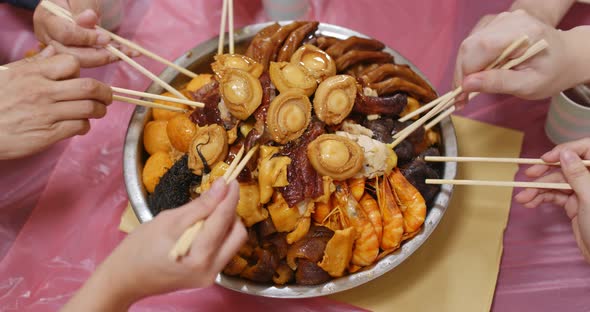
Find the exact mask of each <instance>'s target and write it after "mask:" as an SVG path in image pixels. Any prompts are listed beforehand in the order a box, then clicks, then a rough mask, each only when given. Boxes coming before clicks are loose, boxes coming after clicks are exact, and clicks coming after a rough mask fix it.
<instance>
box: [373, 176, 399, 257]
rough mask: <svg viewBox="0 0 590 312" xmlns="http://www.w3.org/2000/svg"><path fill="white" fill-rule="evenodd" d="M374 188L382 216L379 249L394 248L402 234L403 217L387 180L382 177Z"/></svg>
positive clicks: (397, 245)
mask: <svg viewBox="0 0 590 312" xmlns="http://www.w3.org/2000/svg"><path fill="white" fill-rule="evenodd" d="M377 182H379V180H377ZM376 189H377V200H378V201H379V208H380V209H381V217H382V218H383V238H382V239H381V249H383V250H385V251H388V250H395V249H397V248H398V247H399V246H400V243H401V241H402V236H403V234H404V218H403V216H402V212H401V210H400V209H399V206H398V205H397V201H396V199H395V196H394V194H393V190H392V189H391V185H390V184H389V181H388V180H387V179H386V178H384V179H383V182H381V184H379V183H377V186H376Z"/></svg>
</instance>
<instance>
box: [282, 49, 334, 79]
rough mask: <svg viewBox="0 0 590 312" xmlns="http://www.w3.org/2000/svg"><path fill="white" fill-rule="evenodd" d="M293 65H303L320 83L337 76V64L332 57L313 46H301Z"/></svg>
mask: <svg viewBox="0 0 590 312" xmlns="http://www.w3.org/2000/svg"><path fill="white" fill-rule="evenodd" d="M291 63H293V64H301V65H302V66H303V67H305V68H307V70H308V71H309V72H310V73H311V74H312V76H313V77H314V78H315V79H317V80H318V81H322V80H324V79H326V78H328V77H331V76H334V75H336V62H334V59H332V57H331V56H330V55H329V54H328V53H326V52H324V51H323V50H322V49H319V48H318V47H316V46H312V45H311V44H306V45H303V46H301V48H299V49H297V51H295V54H293V56H292V57H291Z"/></svg>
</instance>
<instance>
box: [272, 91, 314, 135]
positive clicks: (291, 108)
mask: <svg viewBox="0 0 590 312" xmlns="http://www.w3.org/2000/svg"><path fill="white" fill-rule="evenodd" d="M310 121H311V103H310V102H309V98H308V97H307V96H306V95H305V94H303V93H302V92H301V90H299V89H291V90H288V91H286V92H282V93H281V94H279V95H278V96H277V97H276V98H274V100H273V101H272V102H271V103H270V106H269V107H268V114H267V116H266V126H267V127H268V131H269V133H270V135H271V137H272V139H273V140H274V141H275V142H277V143H279V144H285V143H287V142H289V141H292V140H295V139H297V138H298V137H300V136H301V135H302V134H303V132H305V129H307V126H308V125H309V122H310Z"/></svg>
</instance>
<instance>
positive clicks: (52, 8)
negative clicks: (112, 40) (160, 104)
mask: <svg viewBox="0 0 590 312" xmlns="http://www.w3.org/2000/svg"><path fill="white" fill-rule="evenodd" d="M41 6H43V7H44V8H45V9H46V10H48V11H49V12H51V13H53V14H54V15H56V16H59V17H62V18H65V19H66V20H69V21H70V22H72V23H75V22H74V20H73V19H72V17H71V13H70V15H67V14H66V13H65V12H67V10H65V9H64V8H62V7H60V6H59V5H57V4H54V3H52V2H49V1H47V0H45V1H42V2H41ZM105 48H106V49H107V50H108V51H109V52H111V53H113V54H114V55H116V56H117V57H119V58H120V59H121V60H123V61H125V62H126V63H127V64H129V65H131V66H132V67H133V68H135V69H136V70H138V71H139V72H141V73H142V74H144V75H146V76H147V77H149V78H150V79H151V80H152V81H154V82H155V83H157V84H158V85H160V86H161V87H162V88H164V89H166V90H167V91H168V92H170V93H172V94H174V95H175V96H177V97H178V98H180V99H185V100H188V99H187V98H186V96H184V95H183V94H182V93H180V92H179V91H178V90H176V89H174V88H173V87H172V86H171V85H169V84H168V83H166V82H165V81H164V80H162V79H160V78H159V77H158V76H156V75H154V74H153V73H152V72H150V71H149V70H147V69H146V68H145V67H143V66H141V65H140V64H139V63H137V62H136V61H134V60H132V59H131V58H130V57H128V56H127V55H126V54H125V53H123V52H121V51H119V50H118V49H117V48H115V47H113V46H112V45H110V44H109V45H107V46H106V47H105Z"/></svg>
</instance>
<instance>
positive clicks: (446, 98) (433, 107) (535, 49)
mask: <svg viewBox="0 0 590 312" xmlns="http://www.w3.org/2000/svg"><path fill="white" fill-rule="evenodd" d="M528 41H529V39H528V36H526V35H525V36H522V37H520V38H519V39H518V40H516V41H514V42H513V43H512V44H510V45H509V46H508V47H507V48H506V49H504V51H503V52H502V54H500V56H498V58H496V60H495V61H494V62H493V63H491V64H490V65H488V66H487V67H486V69H485V70H490V69H493V68H500V69H511V68H513V67H515V66H517V65H520V64H522V63H523V62H525V61H527V60H528V59H530V58H531V57H533V56H535V55H537V54H538V53H539V52H541V51H543V50H544V49H546V48H547V47H548V43H547V41H545V40H540V41H538V42H536V43H535V44H534V45H532V46H530V47H529V48H528V49H527V50H526V52H525V53H524V54H523V55H522V56H520V57H518V58H516V59H512V60H509V61H507V59H508V57H509V56H510V55H511V54H512V53H513V52H514V51H516V50H517V49H518V48H520V47H521V46H523V45H524V44H527V45H528ZM505 61H507V62H506V63H504V62H505ZM502 63H504V64H503V65H501V66H500V67H498V66H499V65H500V64H502ZM461 92H463V88H462V87H458V88H456V89H455V90H453V91H450V92H448V93H446V94H444V95H442V96H440V97H439V98H437V99H436V100H434V101H432V102H430V103H428V104H426V105H424V106H422V107H421V108H420V109H417V110H416V111H414V112H412V113H410V114H408V115H406V116H404V117H402V118H400V119H399V121H401V122H404V121H407V120H410V119H411V118H413V117H415V116H418V115H419V114H421V113H423V112H425V111H427V110H430V111H428V112H427V113H426V114H425V115H424V116H422V117H421V118H420V119H418V120H416V121H415V122H413V123H412V124H410V125H409V126H408V127H406V128H405V129H403V130H402V131H400V132H398V133H396V134H395V135H394V136H393V137H394V139H395V140H394V141H393V143H391V144H390V146H391V147H395V146H397V145H398V144H399V143H401V142H402V141H403V140H405V139H406V138H407V137H408V136H409V135H410V134H412V133H413V132H414V131H415V130H416V129H418V128H420V127H422V126H423V125H425V124H426V125H425V126H424V127H425V128H426V129H427V130H428V129H430V128H432V127H434V126H435V125H436V124H437V123H439V122H440V121H441V120H443V119H444V118H446V117H448V116H449V115H450V114H452V113H453V111H454V110H455V107H454V104H455V97H456V96H458V95H459V94H460V93H461ZM478 94H479V93H471V94H470V95H469V99H472V98H474V97H475V96H477V95H478ZM436 114H440V115H439V116H437V117H436V118H434V119H433V120H432V121H431V122H429V123H427V122H428V120H430V119H431V118H433V117H434V116H435V115H436Z"/></svg>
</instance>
